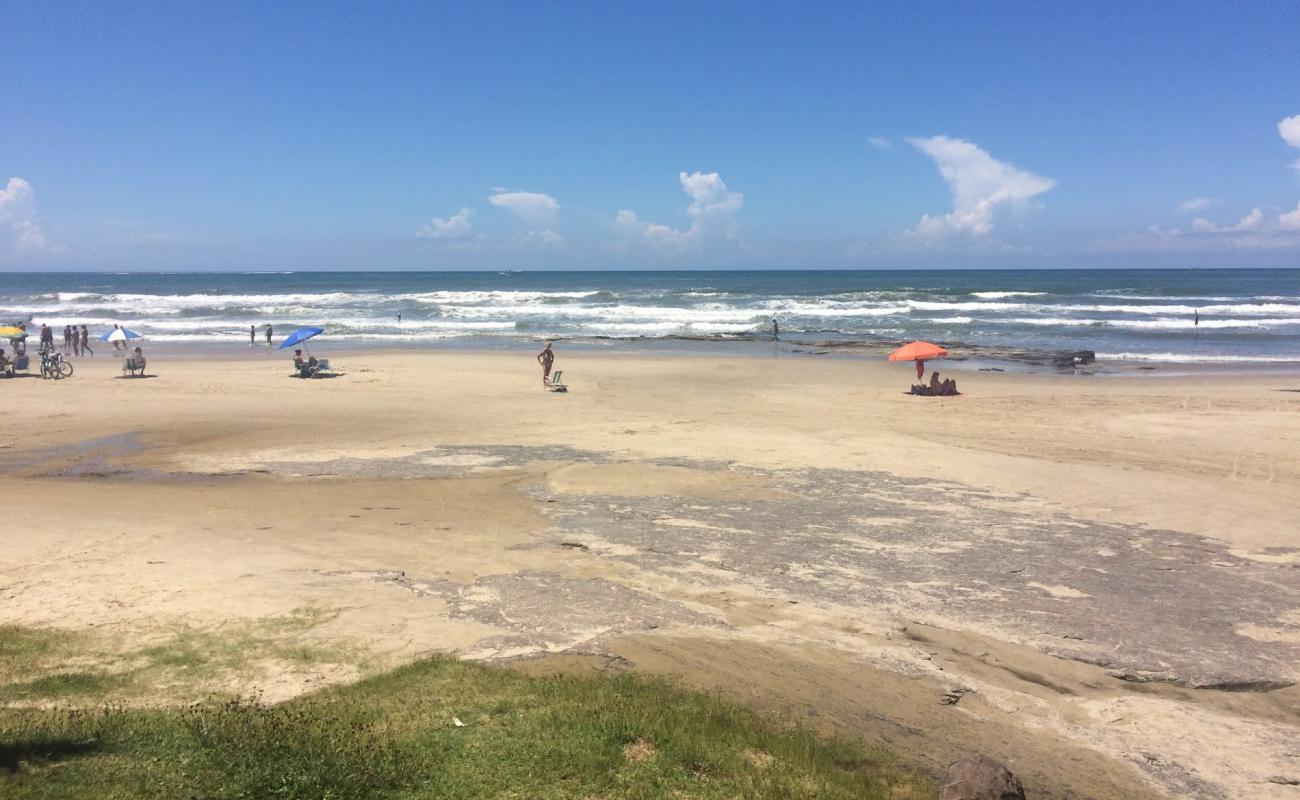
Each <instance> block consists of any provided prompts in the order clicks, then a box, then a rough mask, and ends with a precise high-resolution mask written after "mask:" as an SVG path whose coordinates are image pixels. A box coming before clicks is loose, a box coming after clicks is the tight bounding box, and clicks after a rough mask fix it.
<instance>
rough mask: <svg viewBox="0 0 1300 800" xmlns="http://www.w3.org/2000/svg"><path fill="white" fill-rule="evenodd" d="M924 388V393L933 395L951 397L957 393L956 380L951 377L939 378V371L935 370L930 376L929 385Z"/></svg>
mask: <svg viewBox="0 0 1300 800" xmlns="http://www.w3.org/2000/svg"><path fill="white" fill-rule="evenodd" d="M926 389H927V391H926V394H927V395H931V396H933V397H952V396H953V395H956V394H959V392H958V391H957V381H955V380H953V379H952V378H944V379H943V380H942V381H941V380H939V372H938V371H937V370H936V371H935V372H934V374H932V375H931V376H930V385H929V386H927V387H926Z"/></svg>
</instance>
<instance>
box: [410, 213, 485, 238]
mask: <svg viewBox="0 0 1300 800" xmlns="http://www.w3.org/2000/svg"><path fill="white" fill-rule="evenodd" d="M472 216H474V212H473V211H472V210H471V209H468V208H462V209H461V210H460V211H457V212H456V213H455V214H453V215H451V216H450V217H447V218H446V219H438V218H437V217H435V218H433V219H432V220H430V221H429V224H428V225H421V226H420V228H419V230H417V231H416V232H415V235H416V236H418V237H420V238H421V239H457V240H460V239H468V238H470V237H471V236H473V235H474V226H473V224H472V223H471V222H470V217H472Z"/></svg>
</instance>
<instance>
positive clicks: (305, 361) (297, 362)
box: [293, 350, 316, 378]
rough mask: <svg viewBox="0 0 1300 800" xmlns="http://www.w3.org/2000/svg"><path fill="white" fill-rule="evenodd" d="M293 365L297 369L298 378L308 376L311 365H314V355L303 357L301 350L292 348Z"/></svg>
mask: <svg viewBox="0 0 1300 800" xmlns="http://www.w3.org/2000/svg"><path fill="white" fill-rule="evenodd" d="M293 366H294V367H295V368H296V369H297V370H298V377H299V378H310V377H311V372H312V367H314V366H316V357H315V356H306V357H304V356H303V354H302V351H301V350H294V351H293Z"/></svg>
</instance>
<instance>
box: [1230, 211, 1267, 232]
mask: <svg viewBox="0 0 1300 800" xmlns="http://www.w3.org/2000/svg"><path fill="white" fill-rule="evenodd" d="M1263 224H1264V212H1263V211H1260V210H1259V209H1258V208H1252V209H1251V210H1250V213H1249V214H1247V215H1246V216H1244V217H1242V218H1241V221H1240V222H1238V223H1237V224H1236V225H1234V226H1232V230H1234V231H1254V230H1259V227H1260V226H1261V225H1263Z"/></svg>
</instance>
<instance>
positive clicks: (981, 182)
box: [907, 136, 1056, 237]
mask: <svg viewBox="0 0 1300 800" xmlns="http://www.w3.org/2000/svg"><path fill="white" fill-rule="evenodd" d="M907 143H908V144H910V145H912V146H913V147H915V148H916V149H917V150H920V151H921V152H922V153H924V154H926V155H927V156H929V157H930V158H931V159H933V160H934V163H935V165H936V166H937V167H938V168H939V174H940V175H941V176H943V179H944V180H945V181H946V182H947V183H948V188H949V189H950V190H951V192H952V199H953V210H952V211H951V212H949V213H947V214H942V215H939V216H934V215H931V214H925V215H924V216H922V217H921V221H920V222H918V223H917V224H916V227H915V228H913V229H912V230H911V233H913V234H915V235H919V236H929V237H939V236H944V235H946V234H951V233H966V234H970V235H972V236H985V235H987V234H988V233H989V232H991V231H992V230H993V226H994V222H995V221H996V218H997V216H998V214H999V213H1000V212H1001V211H1002V210H1004V209H1010V208H1013V207H1016V206H1024V205H1027V204H1028V203H1029V201H1030V200H1032V199H1033V198H1035V197H1037V196H1038V195H1040V194H1043V193H1044V192H1047V191H1049V190H1051V189H1052V188H1054V187H1055V186H1056V181H1055V180H1054V179H1052V178H1044V177H1042V176H1040V175H1035V174H1034V173H1032V172H1028V171H1026V170H1022V169H1019V168H1017V167H1015V166H1012V165H1011V164H1008V163H1006V162H1003V161H998V160H997V159H995V158H993V156H991V155H989V154H988V153H987V152H986V151H985V150H983V149H982V148H981V147H979V146H978V145H976V144H974V143H972V142H967V141H965V140H962V139H954V138H951V137H948V136H931V137H929V138H915V137H911V138H908V139H907Z"/></svg>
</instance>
